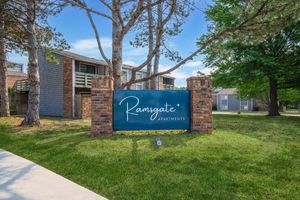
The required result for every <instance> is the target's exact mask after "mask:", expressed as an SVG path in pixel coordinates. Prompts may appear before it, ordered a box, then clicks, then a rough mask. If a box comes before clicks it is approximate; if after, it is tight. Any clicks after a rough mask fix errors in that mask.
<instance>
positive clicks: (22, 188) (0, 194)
mask: <svg viewBox="0 0 300 200" xmlns="http://www.w3.org/2000/svg"><path fill="white" fill-rule="evenodd" d="M0 199H1V200H104V199H106V198H104V197H101V196H99V195H97V194H96V193H94V192H92V191H90V190H88V189H86V188H84V187H82V186H80V185H78V184H76V183H74V182H71V181H69V180H68V179H66V178H64V177H62V176H60V175H58V174H55V173H53V172H51V171H49V170H47V169H45V168H43V167H41V166H39V165H37V164H35V163H33V162H31V161H29V160H26V159H24V158H21V157H19V156H17V155H14V154H12V153H10V152H7V151H4V150H1V149H0Z"/></svg>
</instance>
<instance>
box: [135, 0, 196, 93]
mask: <svg viewBox="0 0 300 200" xmlns="http://www.w3.org/2000/svg"><path fill="white" fill-rule="evenodd" d="M148 3H151V0H148ZM169 4H170V1H168V0H164V1H162V2H161V3H159V4H158V5H157V6H156V7H157V8H156V9H155V7H154V8H153V9H152V8H149V9H148V10H147V13H146V14H145V15H142V16H141V17H140V18H139V20H138V21H137V25H136V26H135V28H134V31H135V32H136V36H135V38H134V41H131V45H132V46H133V47H145V46H148V57H149V56H150V55H151V53H152V51H153V46H154V45H155V40H156V38H158V34H159V32H158V30H160V29H162V27H161V26H162V18H163V16H164V15H165V13H164V10H165V7H166V5H169ZM192 10H194V1H193V0H189V1H177V5H176V9H175V11H174V12H173V14H172V17H171V19H170V20H169V22H168V23H167V24H166V25H165V27H163V28H164V29H165V31H164V32H165V33H164V34H163V35H162V37H161V38H160V39H161V41H160V43H161V45H160V47H159V48H158V50H157V51H156V54H155V56H154V58H153V59H151V61H150V62H149V63H148V64H147V77H149V76H151V75H152V74H153V73H154V74H156V73H158V72H159V61H160V55H161V54H162V55H164V56H165V57H166V58H168V59H170V60H172V61H177V62H178V61H180V60H181V57H180V56H179V52H178V51H174V50H172V49H171V48H170V47H169V45H168V41H169V40H170V38H171V37H172V36H176V35H178V34H180V33H181V32H182V25H183V24H184V22H185V20H186V18H187V17H188V16H189V14H190V12H191V11H192ZM153 60H154V62H153V66H152V61H153ZM151 88H152V89H159V88H158V79H157V77H156V78H153V79H152V80H151V81H150V80H149V81H147V82H146V89H151Z"/></svg>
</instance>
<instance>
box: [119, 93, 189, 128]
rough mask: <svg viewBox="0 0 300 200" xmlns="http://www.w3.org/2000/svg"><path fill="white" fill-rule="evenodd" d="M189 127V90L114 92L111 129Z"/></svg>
mask: <svg viewBox="0 0 300 200" xmlns="http://www.w3.org/2000/svg"><path fill="white" fill-rule="evenodd" d="M189 128H190V94H189V91H183V90H182V91H158V90H115V91H114V130H162V129H166V130H170V129H189Z"/></svg>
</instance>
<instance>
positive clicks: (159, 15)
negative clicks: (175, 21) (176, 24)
mask: <svg viewBox="0 0 300 200" xmlns="http://www.w3.org/2000/svg"><path fill="white" fill-rule="evenodd" d="M162 15H163V10H162V3H160V4H158V5H157V27H156V39H157V38H159V37H158V35H159V30H160V29H161V28H162ZM159 59H160V48H159V49H158V50H157V52H156V54H155V57H154V65H153V74H157V73H158V71H159ZM152 89H153V90H159V76H156V77H154V78H153V79H152Z"/></svg>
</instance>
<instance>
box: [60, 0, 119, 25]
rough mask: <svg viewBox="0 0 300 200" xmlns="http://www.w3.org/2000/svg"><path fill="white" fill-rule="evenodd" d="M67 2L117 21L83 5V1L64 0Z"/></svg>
mask: <svg viewBox="0 0 300 200" xmlns="http://www.w3.org/2000/svg"><path fill="white" fill-rule="evenodd" d="M65 1H66V2H67V3H69V4H71V5H72V6H75V7H78V8H81V9H84V10H86V11H89V12H91V13H94V14H96V15H100V16H102V17H105V18H107V19H109V20H111V21H113V23H117V22H116V21H115V20H114V19H113V18H112V17H111V16H109V15H107V14H105V13H102V12H99V11H97V10H94V9H91V8H89V7H87V5H85V4H84V3H83V2H81V1H80V0H65Z"/></svg>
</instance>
